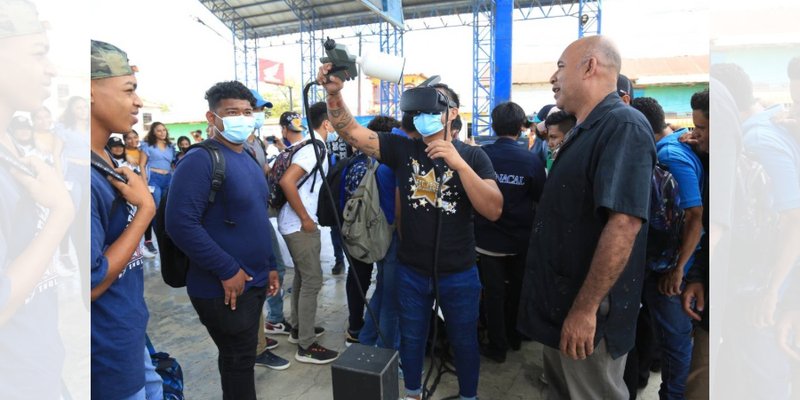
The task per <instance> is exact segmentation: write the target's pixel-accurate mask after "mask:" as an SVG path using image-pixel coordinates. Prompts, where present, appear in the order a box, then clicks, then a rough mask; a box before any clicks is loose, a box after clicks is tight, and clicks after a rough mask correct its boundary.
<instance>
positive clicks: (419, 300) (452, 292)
mask: <svg viewBox="0 0 800 400" xmlns="http://www.w3.org/2000/svg"><path fill="white" fill-rule="evenodd" d="M332 67H333V65H332V64H325V65H323V66H322V67H320V69H319V74H318V76H317V81H318V82H319V83H320V84H322V85H324V87H325V90H326V91H327V93H328V97H327V103H328V117H329V118H330V120H331V122H332V123H333V126H334V128H335V129H336V131H337V132H339V135H340V136H341V137H342V138H344V139H345V140H346V141H347V142H348V143H350V144H351V145H353V146H354V147H356V148H358V149H359V150H361V151H363V152H364V153H366V154H368V155H370V156H372V157H375V158H377V159H378V160H380V162H381V163H383V164H385V165H387V166H389V167H390V168H392V169H393V170H394V171H395V174H396V175H397V181H398V188H399V190H400V204H401V221H400V228H401V232H400V234H401V240H400V250H399V252H398V255H399V258H400V261H401V262H402V264H403V265H402V266H400V267H399V268H398V270H397V276H396V279H397V294H398V301H399V307H400V324H401V332H402V340H401V345H400V358H401V361H402V364H403V374H404V380H405V387H406V395H407V397H406V398H407V399H419V398H420V396H421V393H422V385H421V376H422V363H423V356H424V354H425V343H426V339H427V332H428V324H429V321H430V315H431V311H430V310H431V308H432V305H433V300H434V288H435V287H436V285H434V283H437V284H438V292H439V298H440V302H441V307H442V311H443V313H444V319H445V322H446V327H447V336H448V338H449V339H450V341H451V344H452V346H453V350H454V353H455V365H456V370H457V374H458V382H459V394H460V396H461V398H462V399H473V398H476V395H477V388H478V373H479V369H480V355H479V353H478V338H477V331H476V329H477V320H478V296H479V293H480V280H479V278H478V270H477V267H476V266H475V250H474V249H475V237H474V232H473V226H472V215H473V214H472V213H473V208H474V210H475V211H476V212H477V213H478V214H480V215H482V216H483V217H485V218H486V219H488V220H490V221H495V220H497V219H498V218H499V217H500V214H501V212H502V208H503V195H502V194H501V192H500V189H498V187H497V184H496V182H495V172H494V169H493V167H492V164H491V161H490V160H489V158H488V156H487V155H486V154H485V153H484V152H483V151H482V150H480V149H479V148H477V147H471V146H469V145H466V144H464V143H461V142H453V141H452V139H453V138H452V135H451V134H450V129H449V127H450V125H451V123H452V121H453V120H455V118H456V117H457V116H458V106H459V104H458V96H457V95H456V94H455V93H454V92H453V91H452V90H451V89H450V88H448V87H447V86H446V85H435V86H429V85H425V84H423V85H421V86H420V87H417V88H414V89H410V90H408V91H406V92H405V93H404V94H403V98H402V100H401V109H402V110H403V111H404V112H405V113H413V114H414V115H415V116H414V126H415V127H416V129H417V131H419V133H420V134H421V135H422V139H409V138H405V137H402V136H398V135H392V134H390V133H388V132H386V133H376V132H373V131H371V130H369V129H367V128H365V127H363V126H361V125H359V124H358V123H357V122H356V121H355V120H354V119H353V115H352V114H351V113H350V111H349V110H348V109H347V106H346V105H345V104H344V100H343V98H342V95H341V90H342V88H343V86H344V84H343V82H342V81H341V80H340V79H339V78H338V77H336V76H334V75H330V76H329V75H328V74H329V72H331V68H332ZM439 223H440V224H441V225H438V224H439ZM434 277H436V278H437V279H436V280H437V281H438V282H434Z"/></svg>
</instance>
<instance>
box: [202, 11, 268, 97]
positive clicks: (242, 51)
mask: <svg viewBox="0 0 800 400" xmlns="http://www.w3.org/2000/svg"><path fill="white" fill-rule="evenodd" d="M200 3H201V4H203V6H205V7H206V8H208V10H209V11H211V12H212V13H213V14H214V15H216V16H217V18H219V20H220V21H221V22H222V23H223V24H225V25H226V26H227V27H228V28H229V29H230V30H231V33H232V35H233V69H234V79H236V80H237V81H239V82H242V83H243V84H244V85H245V86H247V87H251V88H255V87H257V85H258V39H257V36H256V33H255V30H254V29H253V27H251V26H250V25H249V24H248V23H247V21H245V20H244V19H242V18H241V17H240V16H239V14H237V13H236V11H235V10H234V9H233V8H232V7H231V6H230V5H229V4H228V3H227V2H226V1H225V0H200Z"/></svg>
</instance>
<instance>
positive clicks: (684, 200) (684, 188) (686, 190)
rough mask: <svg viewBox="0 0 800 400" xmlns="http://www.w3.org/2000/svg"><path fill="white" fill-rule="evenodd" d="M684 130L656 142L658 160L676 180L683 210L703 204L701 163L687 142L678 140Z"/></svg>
mask: <svg viewBox="0 0 800 400" xmlns="http://www.w3.org/2000/svg"><path fill="white" fill-rule="evenodd" d="M686 132H687V130H686V128H683V129H680V130H677V131H675V132H673V133H672V134H670V135H667V136H665V137H664V138H662V139H661V140H659V141H658V143H656V152H657V157H658V162H659V163H661V164H664V166H666V167H667V170H668V171H669V172H670V173H671V174H672V176H674V177H675V180H676V181H677V182H678V190H679V192H680V196H681V203H680V207H681V208H682V209H684V210H685V209H687V208H692V207H700V206H702V205H703V198H702V186H703V185H702V182H703V163H702V162H701V161H700V158H699V157H697V154H695V153H694V150H692V148H691V147H690V146H689V145H688V144H686V143H681V142H680V141H679V140H678V139H680V137H681V135H683V134H684V133H686Z"/></svg>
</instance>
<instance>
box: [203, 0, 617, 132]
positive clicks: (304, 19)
mask: <svg viewBox="0 0 800 400" xmlns="http://www.w3.org/2000/svg"><path fill="white" fill-rule="evenodd" d="M199 1H200V3H201V4H203V5H204V6H205V7H206V8H207V9H208V10H209V11H211V12H212V14H214V15H215V16H216V17H217V18H218V19H219V20H220V21H221V22H223V23H224V24H225V25H226V26H227V27H228V28H229V29H230V30H231V32H232V35H233V43H234V67H235V71H236V76H235V79H237V80H239V81H241V82H242V83H244V84H245V85H247V86H248V87H255V88H258V70H257V65H258V55H257V54H258V47H259V44H264V40H265V38H275V37H278V36H282V35H290V34H297V33H299V34H300V50H301V51H300V54H301V72H302V74H301V79H302V80H303V82H309V81H311V80H313V79H315V78H316V65H317V60H318V59H319V56H320V55H321V54H322V52H323V49H322V47H321V46H322V40H321V39H322V38H323V37H324V31H325V30H328V29H335V28H344V27H351V28H353V29H354V35H353V36H361V35H365V36H366V35H378V36H379V37H380V50H381V51H382V52H386V53H390V54H394V55H399V56H402V55H403V33H404V31H407V30H417V29H437V28H445V27H448V26H454V24H458V25H461V26H468V25H471V26H472V28H473V46H472V49H473V85H472V97H473V102H472V104H473V106H472V121H471V122H472V132H473V134H474V135H480V134H491V129H490V126H491V119H490V114H491V109H492V107H493V106H494V90H493V86H494V82H495V79H496V77H497V74H509V75H510V74H511V71H510V70H509V71H498V70H496V69H495V68H494V65H493V63H492V56H493V53H494V46H495V36H494V35H495V34H494V29H493V28H494V24H495V7H496V4H495V0H443V1H436V2H431V1H429V0H403V16H404V18H405V25H404V27H403V29H400V28H397V27H395V26H394V25H392V24H389V23H387V22H386V21H385V20H384V19H383V18H382V17H381V16H380V15H378V14H377V13H376V12H375V11H374V10H371V9H370V8H369V7H367V6H365V5H363V4H361V3H360V2H357V1H353V0H313V3H314V4H312V1H310V0H199ZM470 14H471V16H472V18H468V17H466V16H467V15H470ZM453 15H456V16H457V21H456V22H453V20H452V19H451V20H446V19H445V18H444V17H445V16H453ZM601 16H602V0H515V1H514V20H515V21H519V20H533V19H542V18H553V17H573V18H575V19H576V22H577V23H576V25H577V31H578V32H577V33H578V35H577V36H578V37H583V36H586V35H599V34H600V33H601V26H602V25H601V21H602V18H601ZM432 17H439V18H438V20H436V19H434V20H430V18H432ZM423 19H425V20H423ZM259 40H261V41H259ZM268 45H269V44H268ZM401 88H402V82H401V84H400V85H396V84H391V83H385V82H382V83H381V87H380V99H381V107H380V111H381V113H382V114H384V115H391V116H395V117H399V110H398V104H399V99H400V95H401V92H402V90H401ZM322 98H324V96H323V94H322V92H321V89H319V88H317V90H313V91H312V93H311V94H310V99H309V100H310V101H311V102H316V101H319V100H321V99H322Z"/></svg>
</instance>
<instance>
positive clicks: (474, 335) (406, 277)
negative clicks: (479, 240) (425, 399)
mask: <svg viewBox="0 0 800 400" xmlns="http://www.w3.org/2000/svg"><path fill="white" fill-rule="evenodd" d="M396 279H397V298H398V304H399V306H400V324H401V326H402V327H403V329H402V330H401V331H400V335H401V336H402V340H401V342H400V360H401V362H402V363H403V375H404V378H405V387H406V392H407V393H408V394H409V395H416V394H419V393H420V391H421V390H422V366H423V358H424V357H425V343H426V341H427V338H428V327H429V325H430V320H431V313H432V307H433V300H434V290H433V279H432V278H431V277H428V276H424V275H422V274H420V273H419V272H416V271H414V270H412V269H411V268H410V267H407V266H405V265H399V266H398V268H397V276H396ZM480 291H481V282H480V279H479V278H478V268H477V267H476V266H472V267H471V268H470V269H468V270H466V271H463V272H458V273H455V274H449V275H441V276H440V277H439V298H440V300H441V306H442V313H443V314H444V320H445V327H446V329H447V338H448V339H449V341H450V344H451V346H452V347H453V353H454V354H455V366H456V374H457V375H458V387H459V394H460V396H461V398H462V399H463V398H473V397H475V396H476V395H477V392H478V373H479V371H480V355H479V353H478V300H479V297H480Z"/></svg>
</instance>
